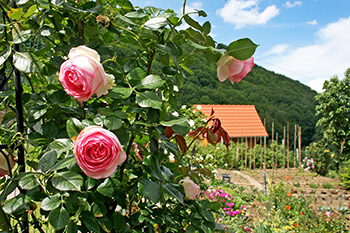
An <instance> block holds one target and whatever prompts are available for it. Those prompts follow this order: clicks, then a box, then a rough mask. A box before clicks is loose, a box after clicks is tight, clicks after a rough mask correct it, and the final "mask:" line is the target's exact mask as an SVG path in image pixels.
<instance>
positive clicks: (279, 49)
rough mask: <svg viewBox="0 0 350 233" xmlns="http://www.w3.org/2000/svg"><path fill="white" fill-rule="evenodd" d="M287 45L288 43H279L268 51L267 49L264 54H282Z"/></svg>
mask: <svg viewBox="0 0 350 233" xmlns="http://www.w3.org/2000/svg"><path fill="white" fill-rule="evenodd" d="M288 47H289V45H288V44H279V45H276V46H274V47H273V48H272V49H271V50H270V51H268V52H267V53H266V54H265V55H264V56H269V55H274V54H282V53H284V52H285V51H286V49H287V48H288Z"/></svg>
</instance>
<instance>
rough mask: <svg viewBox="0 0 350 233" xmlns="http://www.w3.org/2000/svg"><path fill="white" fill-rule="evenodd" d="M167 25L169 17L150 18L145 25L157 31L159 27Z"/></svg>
mask: <svg viewBox="0 0 350 233" xmlns="http://www.w3.org/2000/svg"><path fill="white" fill-rule="evenodd" d="M165 25H167V18H164V17H155V18H152V19H150V20H148V21H147V22H146V23H145V24H144V25H143V26H145V27H146V28H148V29H151V30H152V31H156V30H158V29H159V28H161V27H164V26H165Z"/></svg>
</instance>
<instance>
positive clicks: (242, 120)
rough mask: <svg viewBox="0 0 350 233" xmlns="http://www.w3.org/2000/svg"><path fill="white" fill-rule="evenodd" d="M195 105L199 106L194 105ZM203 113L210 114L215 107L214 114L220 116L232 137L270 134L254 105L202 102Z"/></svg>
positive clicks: (222, 124)
mask: <svg viewBox="0 0 350 233" xmlns="http://www.w3.org/2000/svg"><path fill="white" fill-rule="evenodd" d="M194 106H195V107H196V106H197V104H196V105H194ZM200 106H201V107H202V110H201V111H202V113H203V114H204V115H206V116H210V113H211V109H212V108H213V109H214V116H215V117H217V118H219V119H220V121H221V126H222V127H223V128H224V129H225V130H226V131H227V133H228V134H229V135H230V137H233V138H235V137H255V136H257V137H260V136H268V135H269V134H268V133H267V131H266V129H265V127H264V124H263V123H262V121H261V119H260V117H259V114H258V112H257V111H256V109H255V106H254V105H211V104H200Z"/></svg>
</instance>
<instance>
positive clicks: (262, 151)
mask: <svg viewBox="0 0 350 233" xmlns="http://www.w3.org/2000/svg"><path fill="white" fill-rule="evenodd" d="M262 139H263V138H262V137H260V148H263V147H262V145H263V140H262ZM260 150H261V149H260ZM263 154H264V150H261V153H260V168H263V166H262V165H263Z"/></svg>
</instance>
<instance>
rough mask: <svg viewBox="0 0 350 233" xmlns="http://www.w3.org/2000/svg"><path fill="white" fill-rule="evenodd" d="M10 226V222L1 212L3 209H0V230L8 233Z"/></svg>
mask: <svg viewBox="0 0 350 233" xmlns="http://www.w3.org/2000/svg"><path fill="white" fill-rule="evenodd" d="M10 228H11V224H10V221H9V219H8V217H7V215H6V214H5V212H4V211H3V209H2V208H1V207H0V230H3V231H6V232H10Z"/></svg>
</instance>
